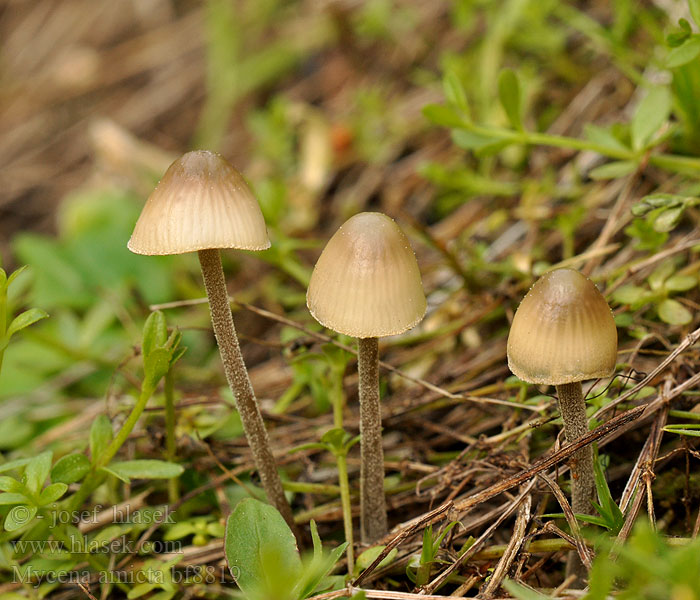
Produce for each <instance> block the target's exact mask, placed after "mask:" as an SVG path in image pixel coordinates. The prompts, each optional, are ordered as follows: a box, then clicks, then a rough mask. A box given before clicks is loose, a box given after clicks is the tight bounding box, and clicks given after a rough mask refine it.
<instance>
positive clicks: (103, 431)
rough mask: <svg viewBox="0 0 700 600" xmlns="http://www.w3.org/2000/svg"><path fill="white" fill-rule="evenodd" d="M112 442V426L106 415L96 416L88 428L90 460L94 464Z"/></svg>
mask: <svg viewBox="0 0 700 600" xmlns="http://www.w3.org/2000/svg"><path fill="white" fill-rule="evenodd" d="M111 441H112V424H111V423H110V421H109V418H108V417H107V415H97V417H95V420H94V421H93V422H92V426H91V427H90V458H91V459H92V463H93V464H94V463H95V462H96V461H97V459H98V458H99V457H100V455H101V454H102V453H103V452H104V451H105V449H106V448H107V446H109V443H110V442H111Z"/></svg>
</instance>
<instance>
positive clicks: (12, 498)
mask: <svg viewBox="0 0 700 600" xmlns="http://www.w3.org/2000/svg"><path fill="white" fill-rule="evenodd" d="M30 502H31V501H30V499H29V498H27V496H25V495H24V494H17V493H14V492H6V493H4V494H0V506H7V505H9V504H29V503H30Z"/></svg>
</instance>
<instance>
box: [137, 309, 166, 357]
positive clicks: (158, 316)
mask: <svg viewBox="0 0 700 600" xmlns="http://www.w3.org/2000/svg"><path fill="white" fill-rule="evenodd" d="M167 339H168V327H167V325H166V323H165V315H164V314H163V313H162V312H161V311H160V310H156V311H154V312H152V313H151V314H150V315H148V318H147V319H146V322H145V323H144V326H143V341H142V342H141V352H142V353H143V355H144V356H148V355H149V354H150V353H151V352H153V349H154V348H158V347H160V346H162V345H163V344H165V341H166V340H167Z"/></svg>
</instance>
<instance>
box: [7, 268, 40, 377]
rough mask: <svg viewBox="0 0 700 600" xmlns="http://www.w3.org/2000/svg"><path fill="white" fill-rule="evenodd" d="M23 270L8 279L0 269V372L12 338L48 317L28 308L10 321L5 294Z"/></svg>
mask: <svg viewBox="0 0 700 600" xmlns="http://www.w3.org/2000/svg"><path fill="white" fill-rule="evenodd" d="M25 269H26V267H21V268H19V269H17V270H16V271H14V272H13V273H11V274H10V275H9V277H8V275H7V273H5V271H4V269H0V372H2V361H3V357H4V356H5V350H6V349H7V345H8V344H9V343H10V340H11V339H12V336H13V335H15V334H16V333H19V332H20V331H22V329H25V328H26V327H29V326H30V325H33V324H34V323H36V322H37V321H41V320H42V319H45V318H47V317H48V316H49V315H48V314H47V313H46V312H44V311H43V310H41V309H40V308H30V309H28V310H25V311H24V312H22V313H20V314H18V315H17V316H16V317H14V318H12V320H10V317H11V316H12V314H11V313H9V312H8V297H7V292H8V289H9V287H10V286H11V285H12V283H13V282H14V281H15V279H17V277H18V276H19V275H20V273H22V271H24V270H25Z"/></svg>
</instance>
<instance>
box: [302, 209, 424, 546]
mask: <svg viewBox="0 0 700 600" xmlns="http://www.w3.org/2000/svg"><path fill="white" fill-rule="evenodd" d="M306 301H307V306H308V307H309V311H310V312H311V314H312V315H313V317H314V318H315V319H316V320H317V321H318V322H319V323H321V325H323V326H325V327H328V328H329V329H332V330H334V331H337V332H338V333H343V334H345V335H349V336H352V337H356V338H358V370H359V377H360V384H359V396H360V433H361V435H362V439H361V442H360V443H361V472H360V505H361V508H360V516H361V519H360V520H361V529H362V541H363V542H365V543H371V542H373V541H375V540H376V539H378V538H380V537H382V536H383V535H384V534H386V532H387V515H386V500H385V498H384V452H383V449H382V433H381V409H380V405H379V354H378V340H377V338H379V337H384V336H389V335H396V334H399V333H403V332H404V331H406V330H408V329H411V328H412V327H414V326H415V325H417V324H418V323H419V322H420V321H421V320H422V319H423V316H424V315H425V310H426V301H425V294H424V292H423V284H422V282H421V277H420V271H419V269H418V263H417V261H416V257H415V255H414V253H413V250H412V249H411V245H410V243H409V241H408V239H407V238H406V236H405V235H404V233H403V232H402V231H401V229H400V228H399V226H398V225H397V224H396V223H395V222H394V221H393V219H391V218H389V217H387V216H386V215H384V214H381V213H372V212H366V213H360V214H357V215H355V216H354V217H351V218H350V219H348V220H347V221H346V222H345V223H344V224H343V225H342V226H341V227H340V228H339V229H338V231H337V232H336V233H335V234H334V235H333V237H332V238H331V239H330V240H329V242H328V244H327V245H326V247H325V248H324V250H323V252H322V253H321V256H320V257H319V259H318V262H317V263H316V267H315V268H314V271H313V274H312V275H311V281H310V283H309V289H308V292H307V295H306Z"/></svg>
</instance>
